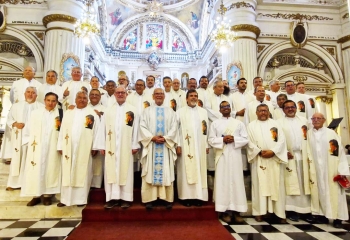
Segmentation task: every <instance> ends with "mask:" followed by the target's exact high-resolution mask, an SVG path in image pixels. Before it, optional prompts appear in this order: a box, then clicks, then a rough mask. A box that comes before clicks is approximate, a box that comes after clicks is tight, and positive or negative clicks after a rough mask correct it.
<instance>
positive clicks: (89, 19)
mask: <svg viewBox="0 0 350 240" xmlns="http://www.w3.org/2000/svg"><path fill="white" fill-rule="evenodd" d="M83 3H84V4H85V9H84V13H83V16H82V18H81V19H78V20H77V22H76V23H75V31H74V33H75V34H76V35H77V36H78V37H83V38H85V39H88V38H89V36H90V35H91V34H99V33H100V25H99V24H98V23H96V20H95V19H96V13H95V10H94V8H93V3H94V0H85V1H83Z"/></svg>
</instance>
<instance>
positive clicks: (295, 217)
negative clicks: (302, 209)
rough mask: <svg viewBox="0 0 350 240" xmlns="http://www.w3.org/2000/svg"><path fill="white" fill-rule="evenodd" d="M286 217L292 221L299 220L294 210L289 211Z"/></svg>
mask: <svg viewBox="0 0 350 240" xmlns="http://www.w3.org/2000/svg"><path fill="white" fill-rule="evenodd" d="M287 218H288V219H289V220H291V221H293V222H299V214H298V213H296V212H289V213H288V217H287Z"/></svg>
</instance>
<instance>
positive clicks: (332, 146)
mask: <svg viewBox="0 0 350 240" xmlns="http://www.w3.org/2000/svg"><path fill="white" fill-rule="evenodd" d="M329 152H330V154H331V155H332V156H336V157H338V156H339V143H338V141H337V140H335V139H332V140H330V141H329Z"/></svg>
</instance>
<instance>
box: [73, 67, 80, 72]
mask: <svg viewBox="0 0 350 240" xmlns="http://www.w3.org/2000/svg"><path fill="white" fill-rule="evenodd" d="M74 69H79V70H80V72H82V71H83V70H82V69H81V67H79V66H74V67H72V72H73V70H74Z"/></svg>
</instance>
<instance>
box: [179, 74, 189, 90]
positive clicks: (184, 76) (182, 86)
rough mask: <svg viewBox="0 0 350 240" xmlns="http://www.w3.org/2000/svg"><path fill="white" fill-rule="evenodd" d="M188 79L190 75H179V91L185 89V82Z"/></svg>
mask: <svg viewBox="0 0 350 240" xmlns="http://www.w3.org/2000/svg"><path fill="white" fill-rule="evenodd" d="M189 79H190V75H188V73H187V72H184V73H182V74H181V89H186V88H187V82H188V80H189Z"/></svg>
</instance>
